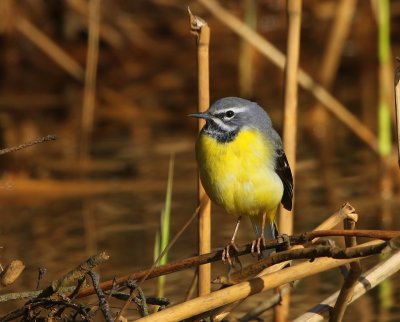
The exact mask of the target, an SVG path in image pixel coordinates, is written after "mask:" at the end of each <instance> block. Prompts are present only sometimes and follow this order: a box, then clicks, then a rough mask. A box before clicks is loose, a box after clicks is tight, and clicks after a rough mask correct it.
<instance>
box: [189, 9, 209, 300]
mask: <svg viewBox="0 0 400 322" xmlns="http://www.w3.org/2000/svg"><path fill="white" fill-rule="evenodd" d="M188 13H189V18H190V30H191V32H192V34H194V35H195V36H196V39H197V73H198V76H197V77H198V96H199V97H198V111H199V112H204V111H205V110H207V108H208V107H209V106H210V80H209V79H210V75H209V68H210V67H209V45H210V27H209V26H208V25H207V22H205V21H204V20H203V19H201V18H200V17H198V16H195V15H193V14H192V12H191V11H190V9H189V8H188ZM204 122H205V121H204V120H202V119H199V120H198V125H199V131H200V130H201V128H202V127H203V126H204ZM198 201H199V204H200V205H201V207H200V212H199V222H198V231H199V255H201V254H206V253H209V252H210V251H211V202H210V199H209V198H208V196H207V194H206V192H205V190H204V188H203V185H202V184H201V182H200V179H198ZM198 273H199V278H198V293H199V295H204V294H208V293H210V290H211V289H210V285H211V266H210V265H208V264H207V265H203V266H200V267H199V270H198Z"/></svg>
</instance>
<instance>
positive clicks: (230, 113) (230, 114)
mask: <svg viewBox="0 0 400 322" xmlns="http://www.w3.org/2000/svg"><path fill="white" fill-rule="evenodd" d="M234 115H235V113H234V112H233V111H231V110H229V111H226V112H225V116H226V117H233V116H234Z"/></svg>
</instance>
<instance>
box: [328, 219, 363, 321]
mask: <svg viewBox="0 0 400 322" xmlns="http://www.w3.org/2000/svg"><path fill="white" fill-rule="evenodd" d="M343 224H344V227H345V228H346V229H349V230H353V229H354V227H355V225H356V221H355V220H351V219H345V220H344V223H343ZM345 241H346V247H355V246H356V245H357V240H356V237H345ZM361 273H362V269H361V264H360V261H359V260H357V261H355V262H353V263H350V270H349V272H348V274H347V276H346V279H345V281H344V283H343V286H342V289H341V290H340V293H339V296H338V299H337V301H336V303H335V307H334V308H333V310H332V314H331V316H330V318H329V322H341V321H342V320H343V316H344V312H345V310H346V307H347V303H349V302H350V300H351V297H352V296H353V291H354V287H355V286H356V283H357V280H358V278H359V277H360V275H361Z"/></svg>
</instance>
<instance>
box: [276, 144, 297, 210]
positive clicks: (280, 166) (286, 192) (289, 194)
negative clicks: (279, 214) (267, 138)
mask: <svg viewBox="0 0 400 322" xmlns="http://www.w3.org/2000/svg"><path fill="white" fill-rule="evenodd" d="M276 153H277V157H276V165H275V172H276V173H277V174H278V176H279V178H281V180H282V183H283V196H282V201H281V202H282V205H283V207H285V209H287V210H292V200H293V176H292V171H291V170H290V166H289V162H288V160H287V158H286V154H285V151H283V149H278V150H277V151H276Z"/></svg>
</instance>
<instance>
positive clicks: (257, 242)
mask: <svg viewBox="0 0 400 322" xmlns="http://www.w3.org/2000/svg"><path fill="white" fill-rule="evenodd" d="M265 243H266V241H265V238H264V236H262V237H258V238H257V239H254V240H253V243H252V244H251V254H252V255H253V256H255V253H257V255H258V257H260V256H261V244H262V246H263V247H264V246H265Z"/></svg>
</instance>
